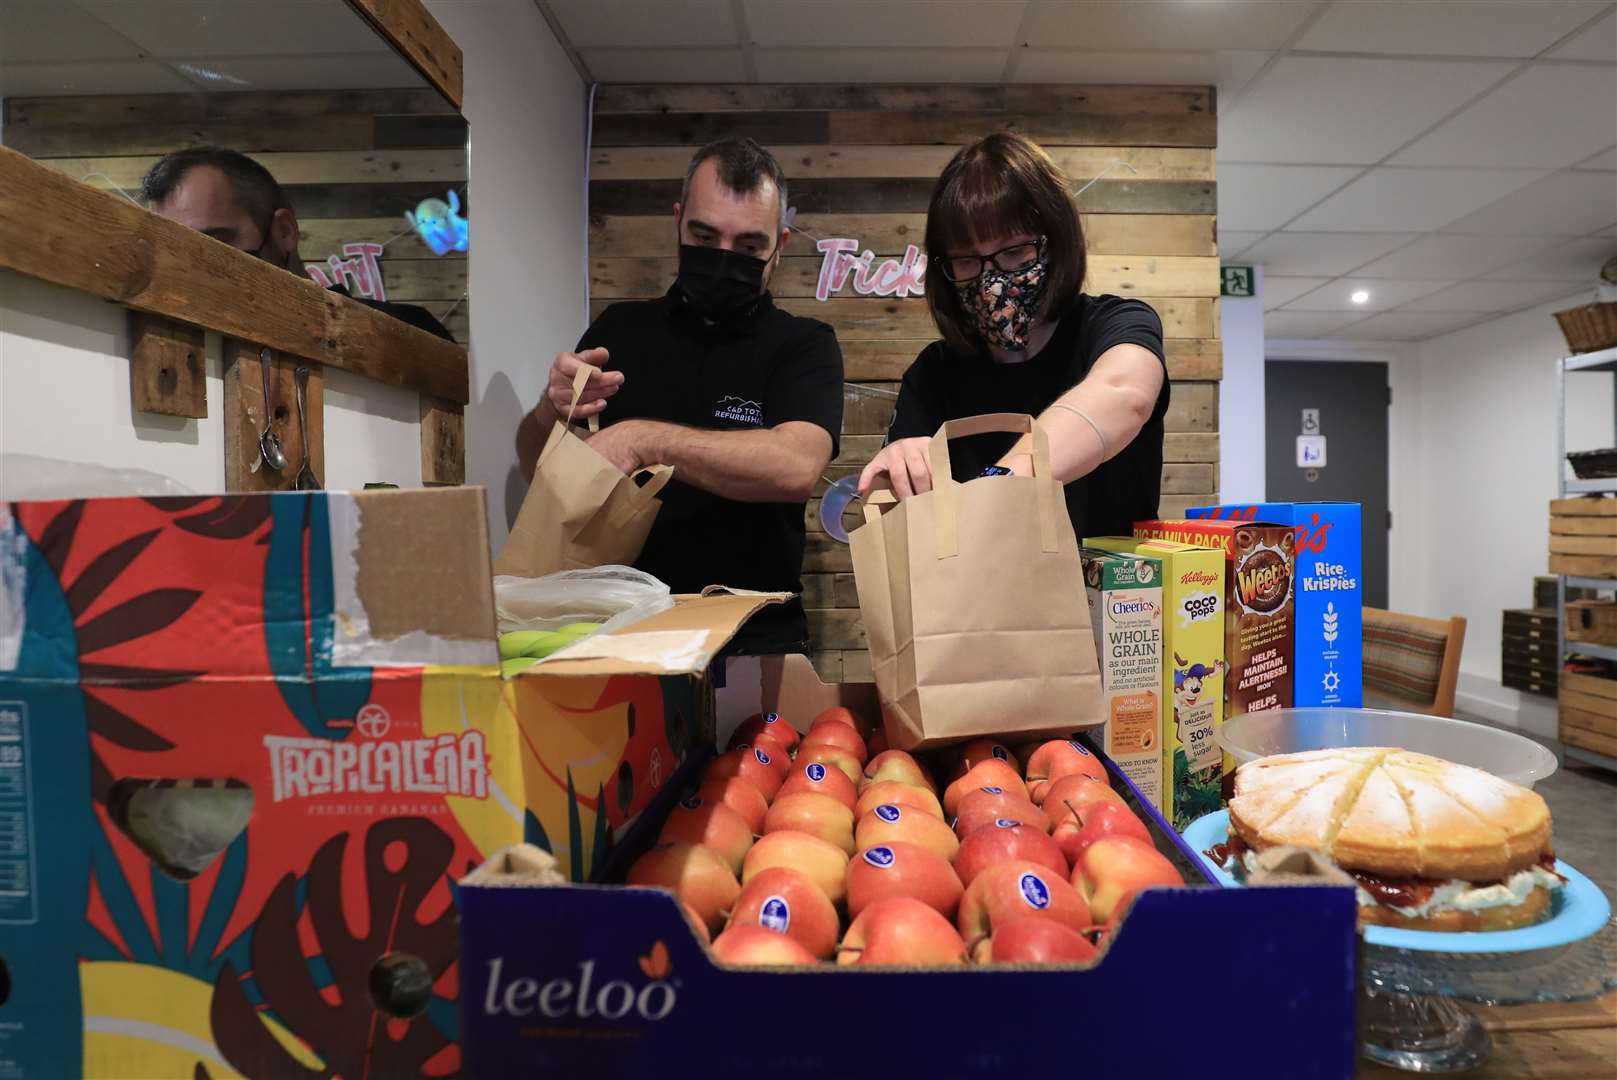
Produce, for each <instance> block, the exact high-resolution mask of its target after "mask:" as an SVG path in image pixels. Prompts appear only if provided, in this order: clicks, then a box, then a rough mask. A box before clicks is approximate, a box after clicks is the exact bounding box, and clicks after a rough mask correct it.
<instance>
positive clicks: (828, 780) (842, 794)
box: [775, 761, 859, 810]
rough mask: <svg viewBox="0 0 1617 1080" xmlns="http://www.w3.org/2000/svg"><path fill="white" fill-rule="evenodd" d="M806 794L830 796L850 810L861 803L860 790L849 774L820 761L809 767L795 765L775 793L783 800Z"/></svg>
mask: <svg viewBox="0 0 1617 1080" xmlns="http://www.w3.org/2000/svg"><path fill="white" fill-rule="evenodd" d="M804 792H811V793H813V794H815V795H829V796H831V798H833V799H835V800H837V801H838V802H840V803H842V804H843V805H844V806H846V807H847V808H848V809H849V810H852V809H853V808H854V807H855V806H856V805H858V802H859V789H858V787H856V786H855V785H854V782H853V781H852V780H849V779H848V774H847V773H845V772H843V771H842V770H841V769H839V768H836V767H835V766H833V765H824V764H821V763H820V762H818V761H811V762H809V763H808V764H807V765H803V764H796V763H794V764H793V765H792V771H791V772H789V773H787V774H786V782H785V783H784V784H782V785H781V786H780V790H779V791H778V792H776V793H775V798H777V799H782V798H785V797H786V796H787V795H796V794H800V793H804Z"/></svg>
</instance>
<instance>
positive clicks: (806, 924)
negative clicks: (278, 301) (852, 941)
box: [730, 866, 842, 960]
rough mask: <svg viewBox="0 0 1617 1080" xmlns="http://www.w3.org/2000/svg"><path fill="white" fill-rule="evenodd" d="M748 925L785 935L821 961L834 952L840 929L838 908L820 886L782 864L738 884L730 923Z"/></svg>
mask: <svg viewBox="0 0 1617 1080" xmlns="http://www.w3.org/2000/svg"><path fill="white" fill-rule="evenodd" d="M747 924H757V925H759V926H762V927H763V928H764V929H766V930H773V931H774V932H775V933H777V934H785V935H786V936H787V937H789V938H791V939H792V940H793V941H796V942H797V943H798V944H799V945H801V946H803V948H805V949H807V950H808V951H809V952H811V953H813V954H814V955H815V956H817V957H819V958H820V959H821V960H829V959H830V958H831V954H832V953H833V952H834V951H836V947H837V932H838V931H839V930H841V929H842V924H841V923H840V922H839V921H838V920H837V909H836V908H835V907H833V906H832V904H831V901H830V900H828V899H826V895H825V893H823V892H821V891H820V887H819V886H818V885H816V884H814V882H812V881H810V880H809V879H808V878H807V877H805V876H804V875H803V874H801V873H799V872H798V871H796V870H793V869H791V868H789V867H785V866H771V867H770V868H769V869H767V870H760V871H759V872H758V873H756V874H754V875H753V876H752V878H751V880H749V881H748V882H747V883H746V884H745V885H743V886H742V887H741V895H740V896H739V897H737V898H736V902H735V907H733V908H732V909H731V911H730V925H731V926H732V927H734V926H739V925H747Z"/></svg>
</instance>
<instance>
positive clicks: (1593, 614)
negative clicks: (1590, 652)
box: [1566, 600, 1617, 645]
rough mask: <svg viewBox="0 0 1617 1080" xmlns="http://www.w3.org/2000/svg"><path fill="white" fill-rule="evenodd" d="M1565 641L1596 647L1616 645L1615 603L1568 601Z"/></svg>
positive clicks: (1616, 604)
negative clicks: (1594, 645) (1590, 643)
mask: <svg viewBox="0 0 1617 1080" xmlns="http://www.w3.org/2000/svg"><path fill="white" fill-rule="evenodd" d="M1566 639H1567V640H1568V641H1587V642H1592V643H1593V644H1596V645H1617V602H1613V601H1610V600H1568V601H1567V605H1566Z"/></svg>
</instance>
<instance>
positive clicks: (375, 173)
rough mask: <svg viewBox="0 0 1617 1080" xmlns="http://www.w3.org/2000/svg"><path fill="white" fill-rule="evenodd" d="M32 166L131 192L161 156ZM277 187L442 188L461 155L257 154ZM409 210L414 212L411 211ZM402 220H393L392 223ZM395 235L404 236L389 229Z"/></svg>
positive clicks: (459, 169) (454, 174)
mask: <svg viewBox="0 0 1617 1080" xmlns="http://www.w3.org/2000/svg"><path fill="white" fill-rule="evenodd" d="M32 156H33V157H34V158H35V160H39V161H40V162H41V163H42V164H44V165H48V166H50V167H51V168H53V169H55V170H56V171H57V172H60V173H65V174H66V175H68V176H71V177H73V179H75V180H82V181H84V182H85V183H86V184H89V185H90V186H91V187H94V188H101V189H102V190H108V189H116V188H124V189H126V190H128V191H134V190H135V189H137V188H139V187H140V181H141V179H142V178H143V177H144V176H145V175H146V173H147V172H148V171H149V170H150V169H151V167H152V166H153V165H155V164H157V162H158V159H159V157H160V156H161V155H157V154H143V155H139V156H134V157H107V156H102V155H97V156H95V157H63V158H45V159H41V158H39V155H37V154H36V155H32ZM253 160H254V161H257V162H258V163H259V164H260V165H262V166H264V168H266V169H268V170H269V171H270V174H271V175H272V176H274V177H275V179H276V181H277V182H278V183H280V184H281V185H283V186H285V185H289V184H376V183H383V184H397V183H435V184H440V185H442V186H444V187H445V188H448V187H453V186H456V185H459V184H463V183H464V182H465V180H466V152H465V151H464V150H363V151H362V150H313V151H298V152H295V153H268V154H256V155H254V158H253ZM411 209H414V207H412V208H411ZM399 220H401V219H395V223H397V222H398V221H399ZM405 224H406V225H407V224H408V222H405ZM393 231H394V232H395V233H398V232H401V231H403V230H402V229H394V230H393Z"/></svg>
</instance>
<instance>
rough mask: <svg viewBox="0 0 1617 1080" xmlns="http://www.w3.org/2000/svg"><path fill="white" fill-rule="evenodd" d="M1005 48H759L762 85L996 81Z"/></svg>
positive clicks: (755, 58) (756, 57)
mask: <svg viewBox="0 0 1617 1080" xmlns="http://www.w3.org/2000/svg"><path fill="white" fill-rule="evenodd" d="M1005 57H1006V50H1005V49H755V50H753V54H752V58H753V62H754V63H755V64H756V65H757V67H758V81H759V82H854V83H872V82H874V83H883V82H889V83H913V82H922V83H931V82H937V81H938V73H939V72H943V71H947V72H948V73H949V81H951V82H977V83H991V82H998V81H999V76H1000V73H1001V72H1002V71H1004V70H1005Z"/></svg>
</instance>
